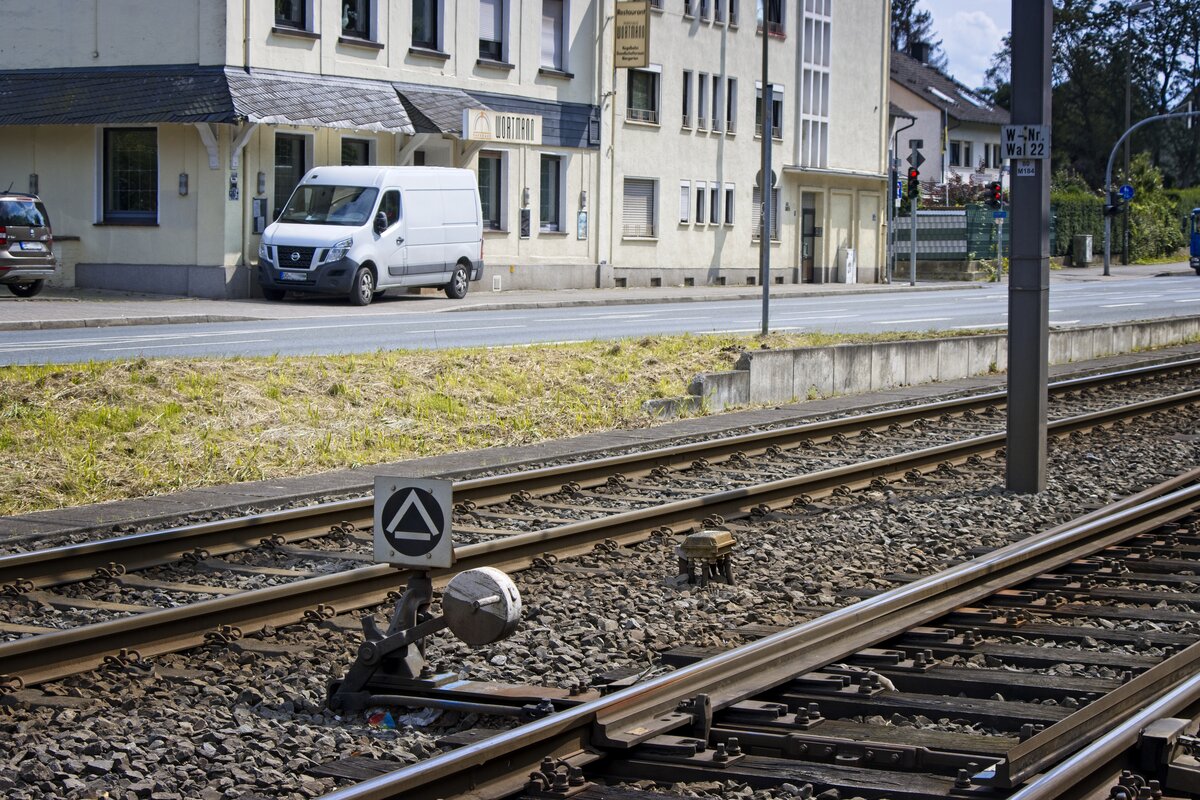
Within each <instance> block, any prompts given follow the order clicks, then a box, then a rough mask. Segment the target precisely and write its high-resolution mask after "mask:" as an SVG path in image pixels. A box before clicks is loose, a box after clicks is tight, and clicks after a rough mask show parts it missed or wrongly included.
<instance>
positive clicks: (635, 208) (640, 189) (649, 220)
mask: <svg viewBox="0 0 1200 800" xmlns="http://www.w3.org/2000/svg"><path fill="white" fill-rule="evenodd" d="M621 224H622V226H623V231H624V234H625V235H626V236H653V235H654V181H652V180H649V179H647V178H626V179H625V205H624V208H623V209H622V211H621Z"/></svg>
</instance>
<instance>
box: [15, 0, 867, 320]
mask: <svg viewBox="0 0 1200 800" xmlns="http://www.w3.org/2000/svg"><path fill="white" fill-rule="evenodd" d="M747 3H748V0H662V3H661V4H662V6H663V7H662V8H661V9H655V10H653V11H652V12H651V27H650V29H651V48H650V62H651V63H650V65H649V66H648V67H647V68H646V69H644V70H636V71H629V70H624V69H621V70H615V69H613V66H612V55H611V54H612V35H613V30H612V24H611V22H612V17H613V14H614V11H615V6H614V2H613V0H605V2H604V3H585V2H579V0H404V2H401V0H274V2H266V0H155V1H154V2H152V3H151V2H147V0H91V1H90V2H80V0H9V3H8V4H7V6H6V11H5V20H6V21H5V43H4V45H3V46H2V47H0V98H2V99H3V103H0V184H3V185H5V186H6V185H8V184H9V183H10V182H11V183H12V184H13V186H14V188H16V189H29V190H31V191H36V192H38V193H39V194H41V195H42V197H43V198H44V199H45V200H46V202H47V205H48V206H49V209H50V213H51V216H52V219H53V223H54V233H55V236H56V238H57V239H58V240H59V242H60V245H59V251H60V253H61V254H62V257H63V260H64V269H63V276H62V278H61V281H60V282H62V283H66V284H74V285H80V286H88V287H99V288H113V289H133V290H142V291H158V292H167V293H177V294H190V295H199V296H214V297H219V296H234V297H237V296H247V295H253V294H256V293H257V281H256V279H255V273H254V270H255V262H256V253H257V249H258V241H259V236H258V234H259V233H260V232H261V231H262V229H263V228H264V227H265V225H266V224H268V223H269V221H270V220H271V219H273V216H274V214H275V212H276V210H277V209H278V208H279V207H280V205H281V204H282V203H283V202H284V201H285V200H286V198H287V196H288V194H289V193H290V191H291V188H292V187H294V186H295V184H296V183H297V182H298V181H299V179H300V177H301V176H302V175H303V174H304V172H305V170H307V169H309V168H311V167H314V166H321V165H328V164H358V163H368V164H380V165H392V164H399V165H405V164H426V165H444V166H461V167H466V168H470V169H473V170H475V171H476V173H477V174H478V176H479V183H480V190H481V197H482V200H483V207H484V216H485V227H486V228H487V231H486V232H485V262H486V264H487V269H486V272H485V275H484V280H483V283H482V285H476V286H475V287H473V289H474V290H475V291H478V290H480V289H489V290H490V289H492V288H495V287H499V288H502V289H507V288H520V287H529V286H538V287H567V286H572V287H574V286H578V287H588V286H597V285H614V284H615V285H620V284H621V283H625V284H628V285H637V284H642V285H653V284H655V283H661V284H662V285H664V286H669V285H673V284H675V285H677V284H682V283H685V282H689V281H690V282H694V283H696V284H704V283H718V282H729V283H746V282H748V281H749V280H753V279H754V278H755V277H756V276H757V274H758V273H757V264H758V245H757V240H756V234H755V230H756V229H757V227H758V226H756V224H755V223H756V209H757V207H758V205H757V202H756V198H757V196H758V189H757V187H756V177H755V176H756V175H757V172H758V154H759V146H760V142H761V140H760V139H759V138H758V134H757V133H756V129H755V119H756V108H758V107H759V104H758V102H757V100H758V97H759V95H760V94H761V88H760V87H759V85H758V83H757V81H758V80H759V77H758V75H759V72H760V63H761V46H762V36H761V33H759V31H758V30H757V25H756V24H755V20H754V14H755V9H754V7H753V6H752V5H751V6H749V7H744V8H743V7H739V4H741V5H745V4H747ZM835 5H836V8H834V6H835ZM767 13H768V21H769V25H768V28H769V30H770V34H771V35H770V37H769V40H768V44H769V47H770V57H771V82H772V84H773V85H774V86H775V87H776V90H775V91H773V92H772V97H771V100H770V103H769V105H770V109H771V114H772V116H773V118H774V119H775V121H776V124H777V128H776V130H775V136H774V138H773V141H774V149H773V154H774V155H773V159H774V162H773V163H774V165H775V168H774V170H773V172H774V181H773V185H774V187H775V188H774V191H775V192H777V193H778V197H779V209H780V212H781V213H780V214H779V216H778V219H777V221H776V224H775V225H774V226H773V233H772V236H771V250H772V260H773V267H774V269H773V279H774V280H782V281H787V282H791V281H795V280H805V279H813V280H833V279H839V278H842V277H844V275H845V273H846V270H845V264H846V261H847V258H848V253H849V252H850V251H853V252H855V253H856V254H857V256H856V258H855V259H853V262H854V263H856V264H857V267H858V270H857V280H859V281H864V280H875V279H876V275H877V270H878V265H879V263H880V262H881V260H882V252H881V243H882V239H883V236H882V222H881V220H882V217H883V213H882V211H883V208H882V202H883V195H884V184H885V178H884V172H885V170H884V158H885V155H884V154H885V149H886V146H885V136H886V128H887V113H886V81H885V77H886V75H887V70H888V49H887V26H888V20H887V11H886V4H884V3H880V2H878V0H838V1H837V3H833V2H832V0H768V2H767ZM864 54H866V55H864ZM868 56H869V57H868ZM685 195H686V199H685ZM852 277H853V276H852Z"/></svg>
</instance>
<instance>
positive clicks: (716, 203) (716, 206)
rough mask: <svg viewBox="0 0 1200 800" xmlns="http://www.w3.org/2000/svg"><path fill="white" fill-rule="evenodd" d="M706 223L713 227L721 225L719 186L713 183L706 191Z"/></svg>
mask: <svg viewBox="0 0 1200 800" xmlns="http://www.w3.org/2000/svg"><path fill="white" fill-rule="evenodd" d="M708 221H709V222H711V223H712V224H713V225H720V224H721V185H720V184H719V183H714V184H713V185H712V187H711V188H710V189H709V190H708Z"/></svg>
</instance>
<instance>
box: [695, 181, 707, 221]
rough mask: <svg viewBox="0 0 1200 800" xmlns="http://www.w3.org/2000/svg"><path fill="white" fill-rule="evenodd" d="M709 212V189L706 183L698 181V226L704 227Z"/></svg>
mask: <svg viewBox="0 0 1200 800" xmlns="http://www.w3.org/2000/svg"><path fill="white" fill-rule="evenodd" d="M707 211H708V187H707V186H705V185H704V181H696V224H697V225H703V224H704V220H705V219H706V216H705V214H706V212H707Z"/></svg>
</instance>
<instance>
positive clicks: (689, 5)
mask: <svg viewBox="0 0 1200 800" xmlns="http://www.w3.org/2000/svg"><path fill="white" fill-rule="evenodd" d="M696 2H697V0H683V15H684V16H685V17H694V16H696Z"/></svg>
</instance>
